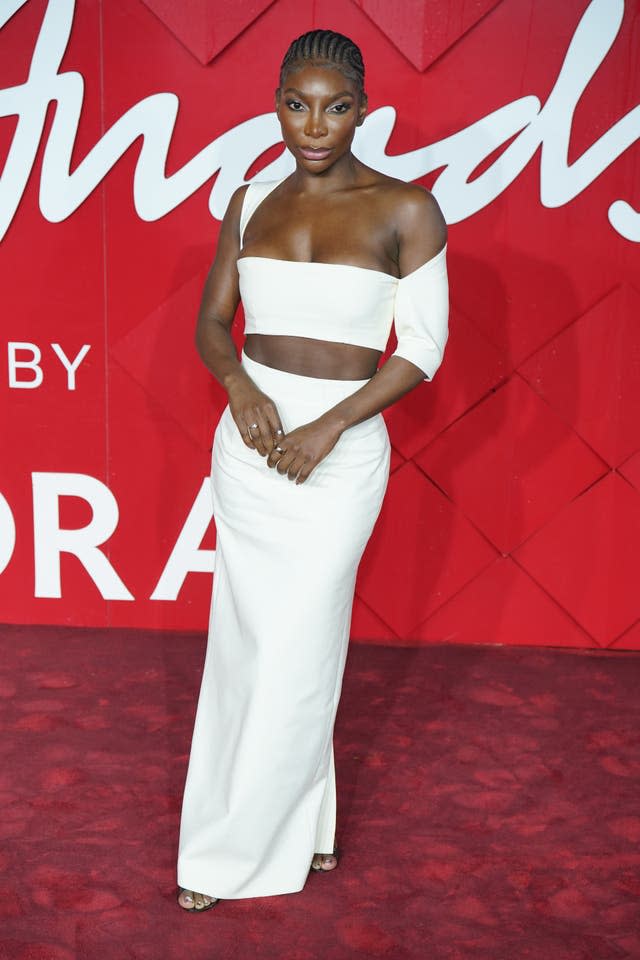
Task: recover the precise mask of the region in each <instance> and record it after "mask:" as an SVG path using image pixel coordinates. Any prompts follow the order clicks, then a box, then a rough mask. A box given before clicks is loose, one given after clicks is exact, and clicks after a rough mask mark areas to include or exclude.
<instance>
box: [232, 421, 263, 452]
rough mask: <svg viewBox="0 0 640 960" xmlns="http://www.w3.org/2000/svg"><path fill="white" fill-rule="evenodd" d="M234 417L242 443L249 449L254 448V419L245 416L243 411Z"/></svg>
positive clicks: (255, 425) (255, 426)
mask: <svg viewBox="0 0 640 960" xmlns="http://www.w3.org/2000/svg"><path fill="white" fill-rule="evenodd" d="M234 419H235V421H236V427H237V428H238V433H239V434H240V436H241V437H242V442H243V443H244V445H245V446H246V447H249V449H250V450H255V449H256V445H255V443H254V440H253V437H252V433H254V432H256V429H257V424H256V421H255V419H253V418H251V417H247V416H245V414H244V413H240V414H238V416H237V418H234Z"/></svg>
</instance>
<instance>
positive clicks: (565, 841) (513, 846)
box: [0, 627, 640, 960]
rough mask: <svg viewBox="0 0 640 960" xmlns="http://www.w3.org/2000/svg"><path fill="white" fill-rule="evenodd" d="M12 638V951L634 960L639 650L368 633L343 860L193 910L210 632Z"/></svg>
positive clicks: (344, 803) (639, 938)
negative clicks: (199, 704) (193, 828)
mask: <svg viewBox="0 0 640 960" xmlns="http://www.w3.org/2000/svg"><path fill="white" fill-rule="evenodd" d="M0 639H1V643H2V661H1V663H2V666H1V667H0V706H1V708H2V721H3V730H4V737H3V738H2V741H1V742H2V765H1V767H0V799H1V801H2V816H1V818H0V833H1V835H2V844H1V847H0V868H1V874H2V882H1V887H0V915H1V918H2V925H1V927H0V957H1V958H2V960H5V958H6V960H173V958H176V960H183V958H184V960H214V958H215V960H227V958H229V960H231V958H233V960H245V958H247V960H260V958H278V960H320V958H322V960H348V958H351V957H365V956H366V957H374V958H375V957H388V958H392V960H405V958H420V960H515V958H517V960H619V958H640V803H639V797H640V698H639V696H638V691H639V689H640V654H636V653H625V652H622V651H616V652H614V651H592V650H570V651H569V650H557V649H554V648H551V647H545V648H532V647H509V648H506V647H490V646H483V647H480V646H459V645H455V646H428V647H422V648H417V647H404V648H397V647H396V648H391V647H381V646H373V645H372V646H367V645H364V644H353V645H352V647H351V651H350V653H349V658H348V662H347V672H346V676H345V683H344V688H343V697H342V702H341V705H340V711H339V715H338V723H337V727H336V737H335V744H336V764H337V777H338V806H339V810H338V816H339V825H338V827H339V829H338V842H339V844H340V846H341V848H342V858H341V862H340V866H339V867H338V869H337V870H336V871H334V872H333V873H327V874H312V875H311V876H310V877H309V880H308V882H307V884H306V886H305V888H304V890H303V891H301V892H300V893H297V894H293V895H288V896H280V897H269V898H260V899H254V900H234V901H224V902H222V903H220V904H219V905H218V906H217V907H216V908H215V909H213V910H211V911H209V912H207V913H203V914H201V915H191V914H185V913H182V912H181V911H180V908H179V907H178V906H177V904H176V902H175V893H174V890H175V858H176V847H177V832H178V820H179V811H180V801H181V793H182V787H183V783H184V775H185V771H186V763H187V755H188V749H189V742H190V736H191V728H192V723H193V714H194V710H195V698H196V695H197V690H198V685H199V680H200V671H201V669H202V663H203V658H204V643H205V641H204V637H202V636H200V635H197V636H196V635H176V634H166V633H164V634H162V633H151V632H135V631H120V630H118V631H113V632H105V631H98V630H91V631H90V630H71V629H64V628H53V627H52V628H38V629H30V628H27V627H2V628H0ZM259 800H260V798H259V797H256V803H259Z"/></svg>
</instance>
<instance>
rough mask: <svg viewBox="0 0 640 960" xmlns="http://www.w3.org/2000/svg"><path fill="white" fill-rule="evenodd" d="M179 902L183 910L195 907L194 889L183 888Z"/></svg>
mask: <svg viewBox="0 0 640 960" xmlns="http://www.w3.org/2000/svg"><path fill="white" fill-rule="evenodd" d="M178 903H179V904H180V906H181V907H182V908H183V910H191V908H192V907H193V891H192V890H182V891H181V893H180V896H179V897H178Z"/></svg>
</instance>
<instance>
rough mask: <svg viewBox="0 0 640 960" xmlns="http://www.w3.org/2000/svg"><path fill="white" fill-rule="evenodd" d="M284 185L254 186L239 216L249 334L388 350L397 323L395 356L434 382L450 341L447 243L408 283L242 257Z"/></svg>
mask: <svg viewBox="0 0 640 960" xmlns="http://www.w3.org/2000/svg"><path fill="white" fill-rule="evenodd" d="M283 179H284V178H282V179H281V180H269V181H255V180H253V181H251V183H250V184H249V187H248V188H247V190H246V191H245V195H244V197H243V204H242V211H241V214H240V255H239V256H238V260H237V264H238V273H239V285H240V296H241V298H242V305H243V308H244V315H245V333H246V334H247V333H265V334H281V335H286V336H298V337H311V338H313V339H318V340H329V341H333V342H336V343H350V344H354V345H356V346H362V347H372V348H373V349H374V350H380V351H383V352H384V350H385V349H386V347H387V341H388V339H389V334H390V331H391V325H392V323H394V325H395V332H396V338H397V341H398V346H397V349H396V350H395V351H394V353H393V354H392V356H398V357H403V358H404V359H405V360H409V361H410V362H411V363H413V364H415V366H417V367H418V368H419V369H420V370H421V371H422V372H423V374H424V379H425V380H432V379H433V377H434V375H435V372H436V370H437V369H438V367H439V366H440V364H441V363H442V358H443V355H444V349H445V345H446V342H447V338H448V335H449V327H448V320H449V286H448V277H447V264H446V251H447V247H446V244H445V246H444V247H443V248H442V250H440V252H439V253H437V254H436V255H435V256H434V257H432V258H431V259H430V260H427V262H426V263H423V264H422V266H420V267H418V268H417V269H416V270H413V271H412V272H411V273H409V274H407V275H406V276H404V277H401V278H398V277H394V276H392V275H391V274H389V273H384V272H383V271H381V270H373V269H370V268H368V267H354V266H351V265H350V264H343V263H321V262H317V261H315V262H309V261H302V260H300V261H299V260H278V259H274V258H272V257H251V256H242V244H243V240H244V233H245V229H246V226H247V223H248V222H249V220H250V218H251V217H252V215H253V213H254V212H255V210H256V208H257V207H258V205H259V204H260V203H261V201H262V200H264V198H265V197H267V196H268V194H269V193H271V191H272V190H274V189H275V188H276V187H277V186H278V184H280V183H282V180H283Z"/></svg>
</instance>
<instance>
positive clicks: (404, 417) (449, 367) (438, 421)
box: [387, 310, 505, 459]
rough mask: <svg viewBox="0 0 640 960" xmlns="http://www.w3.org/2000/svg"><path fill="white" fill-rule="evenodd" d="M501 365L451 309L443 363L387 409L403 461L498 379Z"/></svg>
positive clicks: (478, 335)
mask: <svg viewBox="0 0 640 960" xmlns="http://www.w3.org/2000/svg"><path fill="white" fill-rule="evenodd" d="M390 349H395V346H394V347H390ZM504 368H505V363H504V360H503V357H502V355H501V353H500V352H499V351H498V350H497V349H496V348H495V347H494V346H493V345H492V344H490V343H489V341H488V340H486V338H485V337H484V336H483V335H482V334H481V333H480V331H479V330H478V329H477V328H476V327H475V326H474V325H473V324H472V323H471V321H469V320H468V319H467V318H466V317H465V316H464V314H462V313H460V312H459V311H456V310H452V311H451V318H450V333H449V340H448V341H447V362H446V364H443V365H442V367H441V369H440V370H439V371H438V375H437V377H436V378H435V380H434V381H433V383H425V384H422V385H421V386H420V387H418V388H417V389H416V390H413V391H412V392H411V393H409V394H408V395H407V396H406V397H405V398H403V402H402V403H398V404H395V405H394V406H393V407H391V408H390V409H389V411H388V415H387V422H388V424H389V434H390V436H391V439H392V441H393V444H394V446H396V447H397V448H398V450H399V451H400V453H401V454H402V455H403V456H404V457H405V458H406V459H410V458H411V457H413V456H415V454H416V453H417V452H418V451H419V450H421V449H422V448H423V447H424V446H425V445H426V444H427V443H429V442H430V441H431V440H433V438H434V437H436V436H437V435H438V434H439V433H440V432H441V431H442V430H444V429H445V427H447V426H448V425H449V424H450V423H452V422H453V421H454V420H455V419H456V418H457V417H459V416H460V415H461V414H462V413H464V411H465V410H468V409H469V407H471V406H472V405H473V404H474V403H476V402H477V401H478V400H479V399H480V397H483V396H484V395H485V394H486V393H487V391H488V390H490V389H491V387H493V386H495V385H496V384H497V383H499V382H500V381H501V380H502V379H503V377H504Z"/></svg>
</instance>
